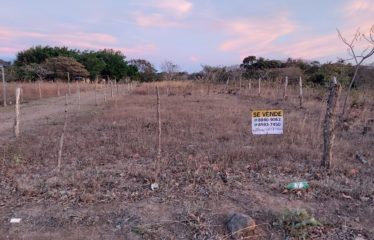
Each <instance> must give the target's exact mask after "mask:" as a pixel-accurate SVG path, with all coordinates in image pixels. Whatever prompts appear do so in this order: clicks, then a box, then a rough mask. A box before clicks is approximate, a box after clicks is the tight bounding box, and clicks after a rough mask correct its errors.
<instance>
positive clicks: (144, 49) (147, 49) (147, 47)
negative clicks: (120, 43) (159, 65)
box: [116, 43, 157, 56]
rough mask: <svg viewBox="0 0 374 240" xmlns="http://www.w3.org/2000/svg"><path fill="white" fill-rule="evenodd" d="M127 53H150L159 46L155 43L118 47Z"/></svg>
mask: <svg viewBox="0 0 374 240" xmlns="http://www.w3.org/2000/svg"><path fill="white" fill-rule="evenodd" d="M116 49H117V50H119V51H121V52H123V53H124V54H125V55H127V54H129V55H132V56H134V55H148V54H150V53H154V52H156V51H157V46H156V45H155V44H153V43H147V44H141V45H137V46H133V47H124V48H116Z"/></svg>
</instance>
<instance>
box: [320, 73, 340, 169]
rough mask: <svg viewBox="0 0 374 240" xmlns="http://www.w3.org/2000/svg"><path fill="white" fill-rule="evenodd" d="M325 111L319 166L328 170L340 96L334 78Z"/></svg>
mask: <svg viewBox="0 0 374 240" xmlns="http://www.w3.org/2000/svg"><path fill="white" fill-rule="evenodd" d="M329 92H330V93H329V96H328V99H327V109H326V115H325V121H324V126H323V153H322V154H323V155H322V161H321V166H322V167H324V168H326V169H330V166H331V160H332V147H333V144H334V139H335V125H336V107H337V105H338V99H339V95H340V85H339V84H338V82H337V80H336V77H334V78H333V80H332V81H331V83H330V87H329Z"/></svg>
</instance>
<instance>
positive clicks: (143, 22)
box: [135, 13, 183, 28]
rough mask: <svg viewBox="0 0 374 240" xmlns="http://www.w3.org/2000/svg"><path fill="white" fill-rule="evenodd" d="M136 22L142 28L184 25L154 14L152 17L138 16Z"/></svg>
mask: <svg viewBox="0 0 374 240" xmlns="http://www.w3.org/2000/svg"><path fill="white" fill-rule="evenodd" d="M135 22H136V24H137V25H138V26H140V27H160V28H167V27H182V26H183V24H181V23H180V22H178V21H176V20H171V19H168V18H166V17H165V16H164V15H162V14H158V13H154V14H151V15H144V14H136V16H135Z"/></svg>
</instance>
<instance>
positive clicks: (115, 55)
mask: <svg viewBox="0 0 374 240" xmlns="http://www.w3.org/2000/svg"><path fill="white" fill-rule="evenodd" d="M97 57H98V58H99V59H101V60H102V61H103V62H104V63H105V67H104V68H103V70H102V71H101V76H109V77H110V78H116V79H122V78H123V77H124V76H127V73H128V70H129V68H128V65H127V62H126V61H125V58H126V57H125V56H124V55H123V53H122V52H120V51H114V50H113V49H104V50H101V51H98V52H97Z"/></svg>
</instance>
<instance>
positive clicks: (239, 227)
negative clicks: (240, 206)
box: [226, 213, 256, 239]
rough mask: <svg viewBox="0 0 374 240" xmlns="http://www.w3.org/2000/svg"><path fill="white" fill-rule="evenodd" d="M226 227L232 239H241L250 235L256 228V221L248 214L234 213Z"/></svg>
mask: <svg viewBox="0 0 374 240" xmlns="http://www.w3.org/2000/svg"><path fill="white" fill-rule="evenodd" d="M226 228H227V230H228V232H229V234H230V236H231V238H232V239H240V238H242V237H247V236H249V235H250V234H251V232H253V231H254V229H255V228H256V223H255V221H254V220H253V219H252V218H251V217H250V216H248V215H246V214H243V213H234V214H231V215H230V216H229V218H228V221H227V222H226Z"/></svg>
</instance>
